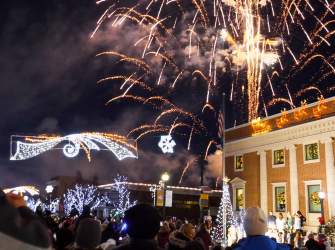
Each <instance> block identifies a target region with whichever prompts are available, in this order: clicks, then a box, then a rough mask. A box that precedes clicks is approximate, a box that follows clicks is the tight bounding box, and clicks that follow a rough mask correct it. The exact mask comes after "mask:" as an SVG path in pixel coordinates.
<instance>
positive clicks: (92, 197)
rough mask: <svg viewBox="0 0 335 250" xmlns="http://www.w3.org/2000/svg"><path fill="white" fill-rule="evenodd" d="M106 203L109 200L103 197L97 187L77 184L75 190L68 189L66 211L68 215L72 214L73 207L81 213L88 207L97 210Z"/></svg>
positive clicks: (65, 202) (65, 199) (65, 197)
mask: <svg viewBox="0 0 335 250" xmlns="http://www.w3.org/2000/svg"><path fill="white" fill-rule="evenodd" d="M106 202H107V198H106V197H105V196H101V195H100V194H99V193H98V189H97V188H96V187H95V186H90V185H86V186H84V185H79V184H77V185H75V187H74V188H73V189H68V190H67V192H66V193H65V194H64V210H65V214H66V215H69V214H70V212H71V209H72V206H74V207H75V208H76V209H77V210H78V212H79V213H81V212H82V211H83V208H84V206H86V205H88V206H90V207H91V209H96V208H98V207H99V206H104V205H105V204H106Z"/></svg>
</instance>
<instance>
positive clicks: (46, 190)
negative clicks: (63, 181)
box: [45, 185, 54, 194]
mask: <svg viewBox="0 0 335 250" xmlns="http://www.w3.org/2000/svg"><path fill="white" fill-rule="evenodd" d="M52 191H54V187H53V186H52V185H47V186H46V187H45V192H47V193H48V194H51V193H52Z"/></svg>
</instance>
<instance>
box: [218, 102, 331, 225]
mask: <svg viewBox="0 0 335 250" xmlns="http://www.w3.org/2000/svg"><path fill="white" fill-rule="evenodd" d="M333 138H335V98H330V99H325V100H324V99H320V100H319V101H318V102H316V103H313V104H310V105H306V104H302V105H301V107H299V108H296V109H293V110H290V111H283V112H282V113H281V114H278V115H274V116H271V117H268V118H266V119H258V120H255V121H253V122H252V123H248V124H244V125H241V126H238V127H234V128H231V129H228V130H226V146H225V174H226V176H228V177H229V178H230V180H231V182H230V183H231V187H232V196H233V198H232V200H233V207H234V209H235V210H239V209H241V208H245V207H250V206H259V207H261V208H262V209H263V210H264V211H265V212H269V211H272V212H274V213H279V212H283V213H287V212H290V213H291V214H294V213H295V212H296V211H298V210H300V211H301V212H302V213H303V214H305V215H306V218H307V225H309V226H316V225H318V224H319V222H318V217H320V216H321V210H322V206H321V201H320V199H319V196H318V193H319V192H325V194H326V197H325V199H324V201H323V211H324V215H325V219H326V220H327V219H329V218H330V217H332V216H335V168H334V148H335V147H334V146H335V145H334V141H333Z"/></svg>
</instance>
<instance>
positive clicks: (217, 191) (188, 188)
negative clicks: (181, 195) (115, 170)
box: [99, 181, 222, 193]
mask: <svg viewBox="0 0 335 250" xmlns="http://www.w3.org/2000/svg"><path fill="white" fill-rule="evenodd" d="M123 184H125V185H129V186H142V187H149V190H150V188H151V187H156V188H160V185H158V184H149V183H141V182H129V181H124V182H123ZM114 185H115V183H110V184H104V185H100V186H99V188H112V187H113V186H114ZM166 188H168V189H179V190H192V191H197V192H201V188H193V187H180V186H169V185H167V186H166ZM209 192H210V193H222V190H218V189H214V190H211V191H209Z"/></svg>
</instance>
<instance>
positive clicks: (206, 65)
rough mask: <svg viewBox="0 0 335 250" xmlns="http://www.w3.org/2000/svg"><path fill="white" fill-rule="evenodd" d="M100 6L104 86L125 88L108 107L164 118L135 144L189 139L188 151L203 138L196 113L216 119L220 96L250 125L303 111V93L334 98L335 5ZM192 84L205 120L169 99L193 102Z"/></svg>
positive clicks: (262, 0)
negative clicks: (282, 110)
mask: <svg viewBox="0 0 335 250" xmlns="http://www.w3.org/2000/svg"><path fill="white" fill-rule="evenodd" d="M97 5H98V6H99V7H102V8H103V9H104V12H103V14H102V15H101V17H100V18H99V20H98V21H97V26H96V29H95V30H94V32H93V33H92V36H91V37H92V38H94V39H97V40H99V39H100V40H99V41H101V42H103V43H105V44H107V46H108V44H109V45H110V46H111V50H106V51H102V52H99V53H98V54H97V57H98V58H101V59H102V60H106V61H107V64H106V65H109V66H110V65H111V63H112V65H114V66H115V65H116V66H117V73H115V72H113V73H111V75H107V76H104V78H103V79H101V80H100V81H99V83H104V82H107V81H109V82H119V84H120V93H121V94H120V95H118V96H114V97H113V98H112V99H111V100H110V101H109V102H108V103H111V102H115V101H120V100H123V99H124V100H126V101H134V102H135V103H140V104H143V105H150V106H152V107H153V109H154V110H158V111H159V113H158V115H157V116H156V117H155V119H154V120H153V122H152V123H151V122H148V124H145V125H142V126H140V127H138V128H135V129H134V130H132V131H131V132H130V134H129V135H130V136H133V137H135V138H137V139H141V138H142V137H143V136H145V135H149V134H152V133H163V132H165V133H169V134H170V133H171V132H173V133H179V134H183V135H186V136H188V137H189V139H188V142H189V143H188V144H189V145H188V148H189V147H190V144H191V142H192V140H191V139H192V137H193V136H195V135H197V134H206V135H207V133H208V131H207V129H206V126H205V125H204V122H203V121H202V119H201V118H200V115H199V113H200V114H201V113H203V112H205V111H206V112H207V111H208V112H213V116H214V117H215V116H216V115H217V112H216V110H217V107H218V105H217V98H216V97H218V96H221V93H222V91H226V92H227V90H228V91H229V93H227V96H228V97H229V100H230V101H231V102H232V103H233V104H234V103H235V104H236V103H241V102H240V101H239V99H241V98H242V99H243V100H242V103H246V106H247V108H246V113H247V115H246V116H247V119H248V121H251V120H253V119H255V118H257V117H258V116H260V115H265V114H266V115H267V114H268V113H269V112H270V111H269V110H268V109H271V107H272V106H274V105H282V106H281V107H288V108H294V107H296V106H298V104H299V103H300V101H302V100H303V98H304V97H305V96H306V93H309V94H312V93H314V94H315V98H314V100H315V99H316V98H317V97H320V96H322V95H323V94H326V91H330V90H331V91H333V90H334V89H333V88H331V87H332V86H331V85H330V84H331V82H330V79H333V78H334V75H335V68H334V66H333V63H334V55H335V53H334V49H333V45H332V44H333V42H334V34H335V19H334V11H333V9H334V5H335V1H334V0H332V1H331V0H280V1H271V0H211V1H206V0H149V1H144V0H138V1H126V0H118V1H117V0H100V1H97ZM101 37H102V38H101ZM313 68H314V70H313ZM315 68H317V70H315ZM306 72H309V73H307V74H306ZM227 75H229V76H230V78H227ZM306 76H308V78H306ZM227 79H230V80H229V81H228V80H227ZM194 82H195V83H196V85H203V89H205V91H204V92H203V93H202V96H203V99H201V100H200V101H199V102H200V103H201V105H200V106H201V107H202V108H201V109H200V112H198V111H196V112H195V111H194V110H192V112H189V111H186V110H190V107H191V106H192V108H193V106H195V105H194V104H193V103H192V105H190V104H189V103H188V105H187V106H186V107H181V106H178V105H176V104H174V103H173V101H172V100H170V99H169V96H170V93H173V92H174V91H177V89H178V91H180V89H182V90H183V91H184V95H187V94H188V93H191V92H192V87H193V86H194V84H193V83H194ZM297 82H299V83H297ZM192 84H193V85H192ZM178 86H182V87H181V88H180V87H178ZM162 89H163V90H164V91H165V92H164V91H163V93H164V94H162V91H161V90H162ZM186 93H187V94H186ZM327 94H328V93H327ZM241 108H243V107H241ZM209 137H210V136H209ZM212 140H213V138H208V141H207V143H206V145H207V146H208V147H210V146H211V144H213V143H211V141H212ZM208 142H210V143H209V144H208ZM208 147H207V148H206V154H207V153H208V150H209V148H208Z"/></svg>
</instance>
